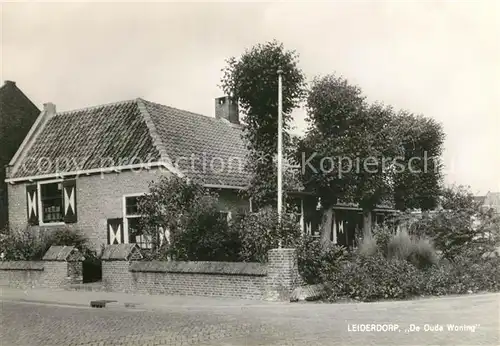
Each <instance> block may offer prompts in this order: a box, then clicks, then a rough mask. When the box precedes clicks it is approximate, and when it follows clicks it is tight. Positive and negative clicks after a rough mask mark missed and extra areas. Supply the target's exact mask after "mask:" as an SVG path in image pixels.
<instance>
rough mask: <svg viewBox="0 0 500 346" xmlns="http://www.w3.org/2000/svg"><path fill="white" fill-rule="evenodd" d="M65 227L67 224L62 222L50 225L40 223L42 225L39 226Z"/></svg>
mask: <svg viewBox="0 0 500 346" xmlns="http://www.w3.org/2000/svg"><path fill="white" fill-rule="evenodd" d="M64 225H66V223H64V222H62V221H61V222H50V223H42V222H40V224H39V225H38V226H44V227H46V226H47V227H50V226H64Z"/></svg>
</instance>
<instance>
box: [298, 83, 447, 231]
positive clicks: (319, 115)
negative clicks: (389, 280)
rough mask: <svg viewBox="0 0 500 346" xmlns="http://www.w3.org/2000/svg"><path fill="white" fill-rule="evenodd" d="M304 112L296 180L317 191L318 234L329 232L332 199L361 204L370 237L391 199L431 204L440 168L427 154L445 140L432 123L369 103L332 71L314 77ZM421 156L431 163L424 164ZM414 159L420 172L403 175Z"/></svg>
mask: <svg viewBox="0 0 500 346" xmlns="http://www.w3.org/2000/svg"><path fill="white" fill-rule="evenodd" d="M307 110H308V121H309V129H308V132H307V134H306V138H305V139H304V140H303V141H302V143H301V146H300V150H301V151H302V152H304V153H305V154H306V155H305V157H306V158H308V159H307V160H303V166H304V167H303V173H304V174H303V180H304V185H305V186H306V187H307V188H308V189H309V190H312V191H314V192H315V193H316V194H318V195H319V196H321V202H322V206H323V208H324V210H325V213H324V215H325V217H324V222H323V229H324V232H323V234H326V233H327V232H328V231H329V230H330V229H331V219H332V218H331V213H332V208H331V207H332V205H334V204H335V203H337V202H353V203H357V204H358V205H359V206H360V207H361V208H362V210H363V216H364V218H363V219H364V226H363V229H364V233H365V235H371V228H372V225H371V220H372V216H371V215H372V211H373V209H374V208H375V207H376V206H377V205H378V204H381V203H392V202H394V201H396V202H397V205H396V206H397V207H398V208H400V209H407V208H412V207H415V206H418V207H420V208H424V209H425V208H427V209H429V208H431V207H432V206H433V205H435V201H436V199H437V197H438V194H439V184H440V182H441V173H440V165H439V162H437V163H436V161H435V160H433V159H434V157H435V156H439V155H440V154H441V151H442V142H443V138H444V135H443V133H442V129H441V126H440V125H439V124H437V123H436V122H434V121H433V120H430V119H426V118H424V117H415V116H413V115H410V114H407V113H403V112H400V114H398V115H397V114H396V113H395V112H394V110H393V109H392V108H391V107H389V106H385V105H383V104H381V103H373V104H369V103H368V102H367V101H366V99H365V97H364V95H363V94H362V91H361V89H360V88H359V87H358V86H355V85H352V84H350V83H349V82H348V81H347V80H346V79H345V78H343V77H337V76H335V75H328V76H325V77H321V78H316V79H315V80H314V82H313V85H312V87H311V90H310V92H309V95H308V98H307ZM428 155H431V159H432V160H431V161H432V162H426V161H425V160H426V158H427V156H428ZM414 161H416V162H418V163H419V165H420V166H422V167H421V168H426V169H427V171H425V170H424V169H422V170H421V171H422V173H419V172H408V167H409V164H410V163H413V162H414ZM427 161H429V160H427ZM420 166H418V167H420Z"/></svg>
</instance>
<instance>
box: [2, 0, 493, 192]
mask: <svg viewBox="0 0 500 346" xmlns="http://www.w3.org/2000/svg"><path fill="white" fill-rule="evenodd" d="M0 6H1V8H0V9H1V26H0V29H1V51H0V57H1V64H0V77H1V79H2V80H13V81H16V83H17V85H18V86H19V87H20V88H21V89H22V90H23V91H24V92H25V93H26V94H27V96H28V97H29V98H30V99H31V100H32V101H33V102H34V103H35V104H36V105H37V106H38V107H39V108H42V104H43V103H45V102H53V103H55V104H56V106H57V109H58V110H61V111H62V110H70V109H77V108H83V107H88V106H93V105H98V104H103V103H110V102H115V101H120V100H127V99H133V98H136V97H142V98H144V99H147V100H149V101H153V102H158V103H162V104H166V105H170V106H173V107H177V108H181V109H186V110H190V111H194V112H197V113H201V114H205V115H207V116H214V98H216V97H218V96H222V91H221V90H220V88H219V87H218V84H219V81H220V78H221V76H222V73H221V69H222V68H223V67H224V66H225V60H226V59H227V58H229V57H231V56H236V57H238V56H240V55H241V54H242V53H243V52H244V50H245V49H246V48H249V47H251V46H252V45H254V44H256V43H263V42H266V41H269V40H272V39H277V40H279V41H281V42H283V43H284V45H285V47H286V48H287V49H294V50H296V51H297V52H298V53H299V54H300V67H301V68H302V70H303V71H304V73H305V74H306V75H307V77H308V80H312V78H313V77H315V76H322V75H327V74H331V73H336V74H337V75H342V76H344V77H346V78H347V79H348V80H349V81H350V82H351V83H353V84H357V85H359V86H360V87H361V88H362V89H363V91H364V93H365V95H366V96H367V97H368V99H369V100H370V101H382V102H384V103H386V104H389V105H392V106H393V107H395V108H396V109H406V110H409V111H411V112H413V113H415V114H422V115H424V116H427V117H432V118H434V119H436V120H437V121H439V122H440V123H441V124H442V125H443V127H444V130H445V132H446V135H447V137H446V141H445V152H444V156H443V161H444V163H445V166H446V183H447V184H462V185H469V186H470V187H471V189H472V191H473V192H474V193H476V194H485V193H486V192H488V191H500V154H499V153H498V149H499V148H500V139H499V138H500V136H499V132H500V24H499V23H500V4H498V3H497V2H496V1H495V0H492V1H488V0H485V1H474V2H473V1H470V2H459V1H455V2H451V1H449V2H444V1H419V2H410V1H405V2H403V1H400V2H398V1H393V2H383V1H376V2H370V1H351V2H347V1H337V2H286V3H285V2H277V3H264V2H253V3H243V2H226V3H209V2H204V3H167V2H162V3H126V2H120V3H106V4H104V3H96V2H85V3H43V4H41V3H34V2H30V3H27V2H25V3H3V4H1V5H0ZM305 117H306V112H305V110H304V109H298V110H297V111H296V112H294V126H295V129H294V132H296V133H299V134H300V133H304V131H305V129H306V122H305V120H304V119H305Z"/></svg>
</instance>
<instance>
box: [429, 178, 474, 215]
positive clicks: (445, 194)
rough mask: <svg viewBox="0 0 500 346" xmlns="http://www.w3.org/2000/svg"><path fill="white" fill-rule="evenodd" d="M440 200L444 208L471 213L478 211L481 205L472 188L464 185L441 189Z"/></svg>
mask: <svg viewBox="0 0 500 346" xmlns="http://www.w3.org/2000/svg"><path fill="white" fill-rule="evenodd" d="M439 202H440V204H441V207H442V208H443V209H444V210H453V211H463V212H467V213H469V214H475V213H477V212H478V210H479V207H480V205H481V203H480V202H478V201H477V200H476V199H475V198H474V194H473V193H472V192H471V191H470V189H469V188H468V187H466V186H463V185H458V186H456V185H453V186H449V187H444V188H443V189H441V193H440V198H439Z"/></svg>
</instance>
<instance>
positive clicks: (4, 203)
mask: <svg viewBox="0 0 500 346" xmlns="http://www.w3.org/2000/svg"><path fill="white" fill-rule="evenodd" d="M39 114H40V111H39V110H38V108H37V107H36V106H35V105H34V104H33V102H31V101H30V99H29V98H28V97H27V96H26V95H25V94H24V93H23V92H22V91H21V89H19V88H18V87H17V86H16V83H15V82H13V81H5V84H4V85H3V86H2V87H0V229H2V228H4V227H5V226H6V225H7V222H8V198H7V185H6V183H5V166H6V165H7V164H8V163H9V161H10V159H11V158H12V156H14V154H15V152H16V150H17V148H19V145H21V142H22V141H23V139H24V137H25V136H26V134H27V133H28V131H29V129H30V128H31V125H33V123H34V122H35V120H36V118H37V116H38V115H39Z"/></svg>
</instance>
